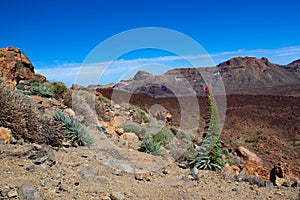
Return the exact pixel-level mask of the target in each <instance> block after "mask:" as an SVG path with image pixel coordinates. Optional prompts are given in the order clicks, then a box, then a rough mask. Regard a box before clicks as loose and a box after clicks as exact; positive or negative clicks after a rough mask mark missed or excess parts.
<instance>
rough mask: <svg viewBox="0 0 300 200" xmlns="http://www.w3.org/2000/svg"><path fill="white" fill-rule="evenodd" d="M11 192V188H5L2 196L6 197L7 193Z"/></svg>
mask: <svg viewBox="0 0 300 200" xmlns="http://www.w3.org/2000/svg"><path fill="white" fill-rule="evenodd" d="M9 192H10V189H9V188H4V189H3V190H2V191H1V196H2V197H6V196H7V194H8V193H9Z"/></svg>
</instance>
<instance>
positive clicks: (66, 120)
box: [53, 110, 94, 146]
mask: <svg viewBox="0 0 300 200" xmlns="http://www.w3.org/2000/svg"><path fill="white" fill-rule="evenodd" d="M53 119H54V121H55V122H58V123H61V124H63V128H64V129H65V133H66V135H67V137H68V138H69V139H71V140H72V141H73V142H77V144H78V145H80V146H91V145H92V144H93V141H94V140H93V138H92V137H91V136H90V130H89V129H88V128H87V127H86V126H85V125H84V124H82V123H81V122H80V121H79V120H78V119H76V118H73V117H71V118H70V117H68V116H67V115H65V114H64V113H63V112H62V111H61V110H57V111H55V112H54V113H53Z"/></svg>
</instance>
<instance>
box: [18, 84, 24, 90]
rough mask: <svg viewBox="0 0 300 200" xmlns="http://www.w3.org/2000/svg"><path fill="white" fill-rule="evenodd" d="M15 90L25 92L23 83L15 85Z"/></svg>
mask: <svg viewBox="0 0 300 200" xmlns="http://www.w3.org/2000/svg"><path fill="white" fill-rule="evenodd" d="M17 89H18V90H25V84H24V83H19V84H18V85H17Z"/></svg>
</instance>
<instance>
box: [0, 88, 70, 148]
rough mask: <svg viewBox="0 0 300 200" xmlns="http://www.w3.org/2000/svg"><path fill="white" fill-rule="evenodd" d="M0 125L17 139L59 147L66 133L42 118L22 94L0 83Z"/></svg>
mask: <svg viewBox="0 0 300 200" xmlns="http://www.w3.org/2000/svg"><path fill="white" fill-rule="evenodd" d="M0 105H1V109H0V124H1V126H5V127H7V128H9V129H11V130H12V134H13V136H14V137H15V138H16V139H21V138H22V139H24V140H25V141H27V142H35V143H40V144H43V143H45V144H49V145H52V146H58V145H59V144H60V143H61V141H62V139H63V137H64V133H63V132H62V130H61V129H60V127H59V126H54V125H53V124H52V123H51V120H49V119H47V118H41V117H40V116H39V115H38V112H37V110H36V107H35V105H34V104H33V103H32V101H31V100H30V99H29V97H27V96H25V95H24V94H22V93H21V92H14V91H13V90H12V88H10V87H9V86H6V85H5V84H3V83H0Z"/></svg>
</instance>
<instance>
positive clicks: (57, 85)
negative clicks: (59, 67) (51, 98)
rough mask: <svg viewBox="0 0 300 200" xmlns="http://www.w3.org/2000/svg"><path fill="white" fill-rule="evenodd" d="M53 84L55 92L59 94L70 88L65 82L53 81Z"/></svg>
mask: <svg viewBox="0 0 300 200" xmlns="http://www.w3.org/2000/svg"><path fill="white" fill-rule="evenodd" d="M51 85H52V86H53V92H54V93H55V94H57V95H62V94H63V93H65V92H66V91H67V90H68V88H67V86H66V85H65V84H64V83H63V82H52V83H51Z"/></svg>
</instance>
